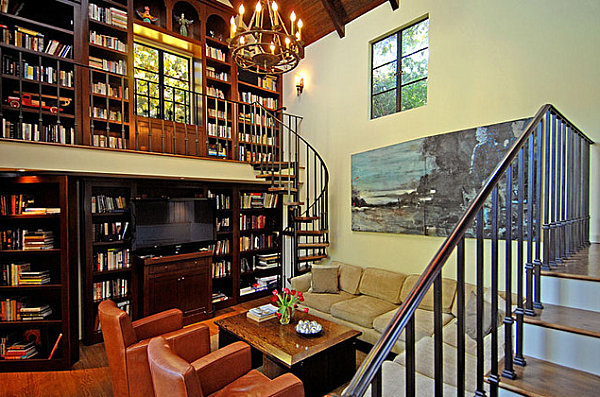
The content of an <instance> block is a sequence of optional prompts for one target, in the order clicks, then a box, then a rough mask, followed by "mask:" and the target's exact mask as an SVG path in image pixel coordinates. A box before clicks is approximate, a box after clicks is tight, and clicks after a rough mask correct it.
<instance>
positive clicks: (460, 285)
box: [456, 236, 465, 397]
mask: <svg viewBox="0 0 600 397" xmlns="http://www.w3.org/2000/svg"><path fill="white" fill-rule="evenodd" d="M456 306H457V310H456V314H457V318H456V350H457V353H456V373H457V376H458V378H457V379H456V390H457V393H456V395H457V397H464V396H465V238H464V236H463V237H461V239H460V241H459V243H458V245H457V246H456Z"/></svg>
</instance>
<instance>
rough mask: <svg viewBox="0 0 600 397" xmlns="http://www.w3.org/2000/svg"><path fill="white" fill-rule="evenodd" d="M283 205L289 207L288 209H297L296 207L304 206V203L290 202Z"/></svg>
mask: <svg viewBox="0 0 600 397" xmlns="http://www.w3.org/2000/svg"><path fill="white" fill-rule="evenodd" d="M283 205H289V206H290V207H294V206H296V207H298V206H301V205H304V202H302V201H290V202H288V203H283Z"/></svg>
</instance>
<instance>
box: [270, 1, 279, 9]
mask: <svg viewBox="0 0 600 397" xmlns="http://www.w3.org/2000/svg"><path fill="white" fill-rule="evenodd" d="M271 7H272V8H273V11H277V9H278V8H279V6H277V3H275V2H273V4H272V5H271Z"/></svg>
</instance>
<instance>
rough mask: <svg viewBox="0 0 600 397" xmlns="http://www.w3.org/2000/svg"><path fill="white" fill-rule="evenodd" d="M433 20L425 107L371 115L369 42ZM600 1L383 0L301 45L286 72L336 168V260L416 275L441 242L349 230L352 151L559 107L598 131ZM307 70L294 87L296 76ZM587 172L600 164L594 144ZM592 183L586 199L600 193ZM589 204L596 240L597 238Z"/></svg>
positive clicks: (289, 92)
mask: <svg viewBox="0 0 600 397" xmlns="http://www.w3.org/2000/svg"><path fill="white" fill-rule="evenodd" d="M424 15H429V18H430V33H429V36H430V54H431V55H430V63H429V91H428V104H427V105H426V106H424V107H422V108H418V109H414V110H410V111H406V112H402V113H398V114H395V115H390V116H386V117H382V118H379V119H377V120H370V119H369V99H370V98H369V92H370V88H369V78H370V77H369V76H370V58H369V49H370V45H369V42H371V41H373V40H374V39H377V38H380V37H382V36H384V35H386V34H387V33H389V32H392V31H394V30H396V29H398V28H399V27H403V26H406V25H407V24H410V23H411V22H412V21H414V20H415V19H418V18H420V17H422V16H424ZM598 15H600V2H598V1H592V0H589V1H584V0H578V1H575V2H565V1H564V0H544V1H541V0H530V1H518V0H507V1H490V0H486V1H481V0H468V1H467V0H460V1H458V0H457V1H444V0H402V1H401V3H400V8H399V9H398V10H397V11H392V10H391V7H390V5H389V3H388V2H386V3H384V4H382V5H381V6H379V7H378V8H376V9H375V10H373V11H371V12H369V13H367V14H365V15H363V16H362V17H361V18H359V19H357V20H355V21H353V22H351V23H349V24H348V25H346V37H345V38H343V39H340V38H339V37H338V36H337V34H336V33H332V34H330V35H328V36H326V37H325V38H323V39H322V40H319V41H318V42H316V43H314V44H311V45H310V46H309V47H308V48H307V49H306V58H305V59H304V60H303V61H302V62H301V63H300V65H299V67H298V69H297V70H296V71H294V72H292V73H290V74H289V75H287V76H286V78H285V87H284V92H285V93H286V96H285V98H284V103H285V105H286V106H287V107H288V111H290V112H292V113H296V114H300V115H302V116H304V117H305V119H304V122H303V134H304V135H306V136H307V137H308V139H309V141H310V142H311V143H313V144H314V145H315V146H316V148H317V149H318V150H319V151H320V152H321V154H322V155H323V156H324V158H325V161H326V162H327V166H328V167H329V171H330V173H331V190H330V200H331V202H330V204H331V205H330V210H331V216H330V219H331V226H330V230H331V239H332V245H331V250H330V255H331V256H332V257H333V258H335V259H337V260H341V261H346V262H349V263H356V264H361V265H363V266H378V267H383V268H389V269H398V270H403V271H405V272H421V271H422V269H423V268H424V266H425V265H426V263H427V262H428V261H429V260H430V259H431V257H432V255H433V254H434V253H435V251H436V250H437V249H438V248H439V246H440V243H441V242H442V239H440V238H432V237H422V236H411V235H402V234H384V233H366V232H353V231H351V215H350V214H351V213H350V179H351V176H350V155H351V154H352V153H357V152H362V151H365V150H368V149H372V148H377V147H381V146H386V145H390V144H394V143H398V142H403V141H407V140H412V139H415V138H419V137H423V136H427V135H435V134H440V133H444V132H451V131H456V130H461V129H464V128H470V127H474V126H479V125H486V124H493V123H497V122H502V121H507V120H513V119H518V118H522V117H528V116H533V115H534V114H535V113H536V111H537V110H538V109H539V108H540V107H541V106H542V105H543V104H545V103H552V104H554V105H555V106H556V107H557V108H558V109H559V110H560V111H561V112H563V113H564V114H565V115H566V116H567V117H568V118H569V119H570V120H572V121H573V122H574V123H575V124H576V125H577V126H578V127H580V128H581V129H582V130H583V131H584V132H586V133H587V134H588V135H589V136H590V137H591V138H592V139H594V140H600V127H599V124H600V123H598V121H599V120H598V116H597V115H598V111H597V109H598V108H599V105H600V90H599V89H598V88H599V87H600V72H599V70H600V23H598ZM297 74H301V75H303V76H304V77H305V89H304V93H303V94H302V95H301V96H297V95H296V90H295V87H294V78H295V76H296V75H297ZM592 151H593V157H592V177H594V176H595V173H594V170H597V169H598V162H599V161H600V160H599V158H600V156H599V152H598V148H597V146H595V147H593V150H592ZM598 189H599V187H598V184H597V183H595V180H593V181H592V192H591V197H593V198H595V197H598V193H599V192H598ZM598 224H599V219H598V210H597V209H596V206H595V205H593V203H592V228H591V233H592V239H593V240H594V241H598V240H599V238H598V229H599V227H598Z"/></svg>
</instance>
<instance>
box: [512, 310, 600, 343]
mask: <svg viewBox="0 0 600 397" xmlns="http://www.w3.org/2000/svg"><path fill="white" fill-rule="evenodd" d="M535 314H536V316H535V317H534V316H524V317H523V321H524V322H525V323H527V324H534V325H539V326H541V327H546V328H552V329H557V330H560V331H566V332H573V333H576V334H580V335H587V336H591V337H595V338H600V313H599V312H594V311H591V310H582V309H575V308H572V307H566V306H557V305H550V304H547V303H544V309H535Z"/></svg>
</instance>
